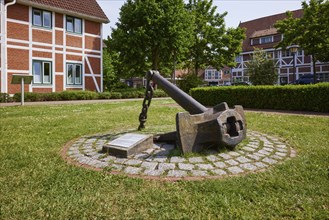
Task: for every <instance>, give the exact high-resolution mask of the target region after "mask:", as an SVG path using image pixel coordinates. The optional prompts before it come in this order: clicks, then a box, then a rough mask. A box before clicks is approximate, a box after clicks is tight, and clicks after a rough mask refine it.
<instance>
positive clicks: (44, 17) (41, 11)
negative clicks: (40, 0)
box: [32, 8, 53, 29]
mask: <svg viewBox="0 0 329 220" xmlns="http://www.w3.org/2000/svg"><path fill="white" fill-rule="evenodd" d="M34 12H39V13H40V21H41V24H36V23H35V21H36V19H35V17H34V15H35V13H34ZM46 15H49V21H50V24H49V25H45V20H46ZM32 24H33V26H35V27H43V28H48V29H52V25H53V20H52V12H51V11H47V10H42V9H38V8H33V9H32Z"/></svg>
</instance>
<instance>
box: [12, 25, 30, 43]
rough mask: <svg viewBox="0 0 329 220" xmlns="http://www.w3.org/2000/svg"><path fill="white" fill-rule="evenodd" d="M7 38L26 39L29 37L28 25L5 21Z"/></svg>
mask: <svg viewBox="0 0 329 220" xmlns="http://www.w3.org/2000/svg"><path fill="white" fill-rule="evenodd" d="M7 24H8V25H7V28H8V38H13V39H19V40H28V39H29V26H28V25H25V24H17V23H12V22H7Z"/></svg>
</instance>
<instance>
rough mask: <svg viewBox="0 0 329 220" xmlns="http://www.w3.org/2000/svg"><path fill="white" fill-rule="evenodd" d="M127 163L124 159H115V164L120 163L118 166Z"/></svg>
mask: <svg viewBox="0 0 329 220" xmlns="http://www.w3.org/2000/svg"><path fill="white" fill-rule="evenodd" d="M126 161H127V159H124V158H115V160H114V161H113V162H114V163H118V164H124V163H125V162H126Z"/></svg>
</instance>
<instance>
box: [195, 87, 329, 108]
mask: <svg viewBox="0 0 329 220" xmlns="http://www.w3.org/2000/svg"><path fill="white" fill-rule="evenodd" d="M328 94H329V83H319V84H315V85H286V86H234V87H233V86H227V87H204V88H195V89H192V90H191V95H192V97H193V98H194V99H196V100H198V101H199V102H200V103H202V104H203V105H206V106H214V105H217V104H219V103H221V102H227V104H228V105H229V106H234V105H242V106H243V107H244V108H255V109H277V110H294V111H315V112H329V104H328V103H329V96H328Z"/></svg>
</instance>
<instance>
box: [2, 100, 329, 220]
mask: <svg viewBox="0 0 329 220" xmlns="http://www.w3.org/2000/svg"><path fill="white" fill-rule="evenodd" d="M172 103H173V101H171V100H154V101H152V105H151V107H150V109H149V114H148V121H147V122H146V130H145V132H146V133H147V132H148V133H151V132H165V131H172V130H174V129H175V114H176V112H178V111H180V110H181V109H180V108H177V107H174V106H173V105H171V104H172ZM140 110H141V102H140V101H132V102H125V103H121V102H112V103H107V104H85V105H50V106H24V107H21V106H16V107H5V108H0V140H1V141H0V219H45V218H47V219H108V218H116V219H127V218H130V219H131V218H133V219H177V218H180V219H181V218H183V219H184V218H185V219H191V218H193V219H328V216H329V187H328V186H329V170H328V169H329V159H328V158H329V144H328V143H329V126H328V125H329V117H315V116H291V115H275V114H265V113H247V114H246V116H247V120H248V129H251V130H255V131H260V132H263V133H267V134H270V135H274V136H278V137H281V138H284V139H285V140H286V141H287V142H288V143H289V144H291V145H292V146H293V147H294V148H295V149H296V150H297V152H298V153H297V157H296V158H293V159H292V160H289V161H287V162H285V163H283V164H280V165H277V166H274V167H272V168H271V169H269V170H267V171H266V172H262V173H256V174H249V175H245V176H237V177H230V178H226V179H220V180H204V181H191V182H188V181H179V182H160V181H154V180H143V179H133V178H128V177H125V176H118V175H109V174H107V173H106V172H96V171H92V170H87V169H84V168H81V167H75V166H71V165H68V164H67V163H66V162H65V161H64V160H63V159H62V158H61V156H60V151H61V149H62V148H63V146H64V144H65V143H67V142H68V141H70V140H72V139H74V138H78V137H80V136H83V135H89V134H95V133H103V132H107V131H113V132H115V133H118V132H122V131H127V130H134V129H136V128H137V127H138V114H139V112H140Z"/></svg>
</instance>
